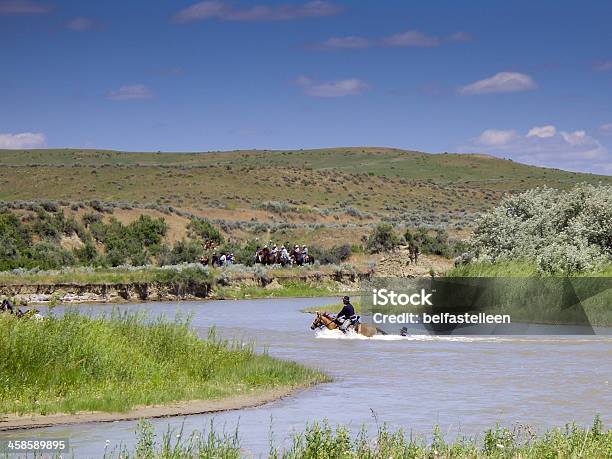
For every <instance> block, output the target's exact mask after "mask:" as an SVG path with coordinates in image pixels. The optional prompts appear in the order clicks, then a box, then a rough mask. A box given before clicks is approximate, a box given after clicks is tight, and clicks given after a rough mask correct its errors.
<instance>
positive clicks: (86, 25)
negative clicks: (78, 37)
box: [66, 16, 96, 32]
mask: <svg viewBox="0 0 612 459" xmlns="http://www.w3.org/2000/svg"><path fill="white" fill-rule="evenodd" d="M95 27H96V21H94V20H93V19H90V18H86V17H82V16H81V17H77V18H74V19H71V20H70V21H68V22H66V28H67V29H70V30H75V31H77V32H85V31H87V30H91V29H93V28H95Z"/></svg>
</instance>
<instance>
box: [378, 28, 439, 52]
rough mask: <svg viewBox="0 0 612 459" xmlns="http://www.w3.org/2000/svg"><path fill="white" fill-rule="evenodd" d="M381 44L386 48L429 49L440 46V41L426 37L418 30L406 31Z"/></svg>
mask: <svg viewBox="0 0 612 459" xmlns="http://www.w3.org/2000/svg"><path fill="white" fill-rule="evenodd" d="M383 44H384V45H386V46H400V47H416V48H429V47H433V46H438V45H439V44H440V39H439V38H438V37H433V36H431V35H426V34H424V33H423V32H419V31H418V30H408V31H406V32H401V33H397V34H395V35H391V36H390V37H387V38H384V39H383Z"/></svg>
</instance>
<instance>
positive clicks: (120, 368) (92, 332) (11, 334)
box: [0, 310, 330, 430]
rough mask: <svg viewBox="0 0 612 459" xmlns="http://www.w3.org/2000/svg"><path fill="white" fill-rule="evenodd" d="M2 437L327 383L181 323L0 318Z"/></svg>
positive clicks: (258, 398) (221, 405) (227, 403)
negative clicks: (17, 431) (31, 429)
mask: <svg viewBox="0 0 612 459" xmlns="http://www.w3.org/2000/svg"><path fill="white" fill-rule="evenodd" d="M0 354H2V355H6V356H10V358H7V359H3V360H2V361H1V362H0V379H1V380H2V381H4V384H3V386H2V388H0V430H5V429H15V428H27V427H40V426H47V425H57V424H73V423H80V422H90V421H111V420H127V419H137V418H139V417H143V416H144V417H160V416H172V415H179V414H194V413H209V412H215V411H223V410H228V409H237V408H243V407H247V406H257V405H260V404H262V403H266V402H268V401H271V400H275V399H278V398H280V397H284V396H286V395H288V394H289V393H291V392H292V391H294V390H297V389H300V388H305V387H308V386H311V385H314V384H317V383H321V382H326V381H329V380H330V379H329V378H328V377H327V376H326V375H324V374H323V373H321V372H319V371H317V370H313V369H310V368H307V367H305V366H302V365H299V364H296V363H294V362H291V361H286V360H279V359H275V358H273V357H271V356H270V355H268V353H267V352H263V353H261V352H256V351H255V348H254V345H252V344H249V343H245V342H242V341H236V340H226V339H221V338H218V337H217V335H216V334H215V331H214V330H210V331H209V333H208V337H207V338H205V339H202V338H200V337H199V335H198V334H197V332H196V331H195V330H194V329H192V328H191V326H190V323H189V321H188V320H186V319H181V318H180V317H178V316H177V318H176V319H175V320H174V321H168V320H166V319H164V318H163V317H156V318H149V316H148V315H146V314H145V313H129V312H126V311H123V312H119V311H112V312H110V313H106V314H97V315H95V316H91V315H87V314H80V313H78V312H76V311H74V310H72V311H66V312H65V313H63V314H54V313H51V314H49V315H47V317H46V318H45V319H44V320H42V321H34V320H31V321H27V320H26V321H24V320H19V319H17V318H16V317H14V316H11V315H2V316H0Z"/></svg>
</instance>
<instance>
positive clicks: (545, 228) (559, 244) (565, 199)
mask: <svg viewBox="0 0 612 459" xmlns="http://www.w3.org/2000/svg"><path fill="white" fill-rule="evenodd" d="M471 242H472V246H473V249H474V250H475V252H476V254H477V255H478V260H480V261H483V260H486V261H491V262H493V263H494V262H496V261H499V260H527V261H532V262H536V263H537V265H538V269H539V270H540V271H542V272H545V273H566V274H571V273H576V272H582V271H589V270H593V269H595V268H596V267H597V266H598V265H600V264H601V263H605V262H610V261H612V186H607V185H605V186H604V185H599V186H594V185H588V184H581V185H577V186H576V187H574V188H573V189H571V190H569V191H561V190H556V189H552V188H546V187H544V188H536V189H533V190H529V191H525V192H523V193H521V194H518V195H514V196H508V197H506V198H504V199H503V200H502V202H501V203H500V205H499V206H498V207H496V208H495V209H494V210H493V211H492V212H490V213H488V214H485V215H483V216H482V217H480V218H479V219H478V220H477V221H476V229H475V231H474V236H473V238H472V241H471Z"/></svg>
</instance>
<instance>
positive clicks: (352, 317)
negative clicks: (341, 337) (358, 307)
mask: <svg viewBox="0 0 612 459" xmlns="http://www.w3.org/2000/svg"><path fill="white" fill-rule="evenodd" d="M342 303H343V306H342V310H341V311H340V312H339V313H338V314H337V315H336V322H338V323H339V324H340V330H342V331H343V332H346V330H347V328H348V327H349V325H353V326H355V325H357V323H358V322H359V316H358V315H357V314H356V313H355V307H354V306H353V305H352V304H351V299H350V298H349V297H348V296H345V297H344V298H342Z"/></svg>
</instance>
